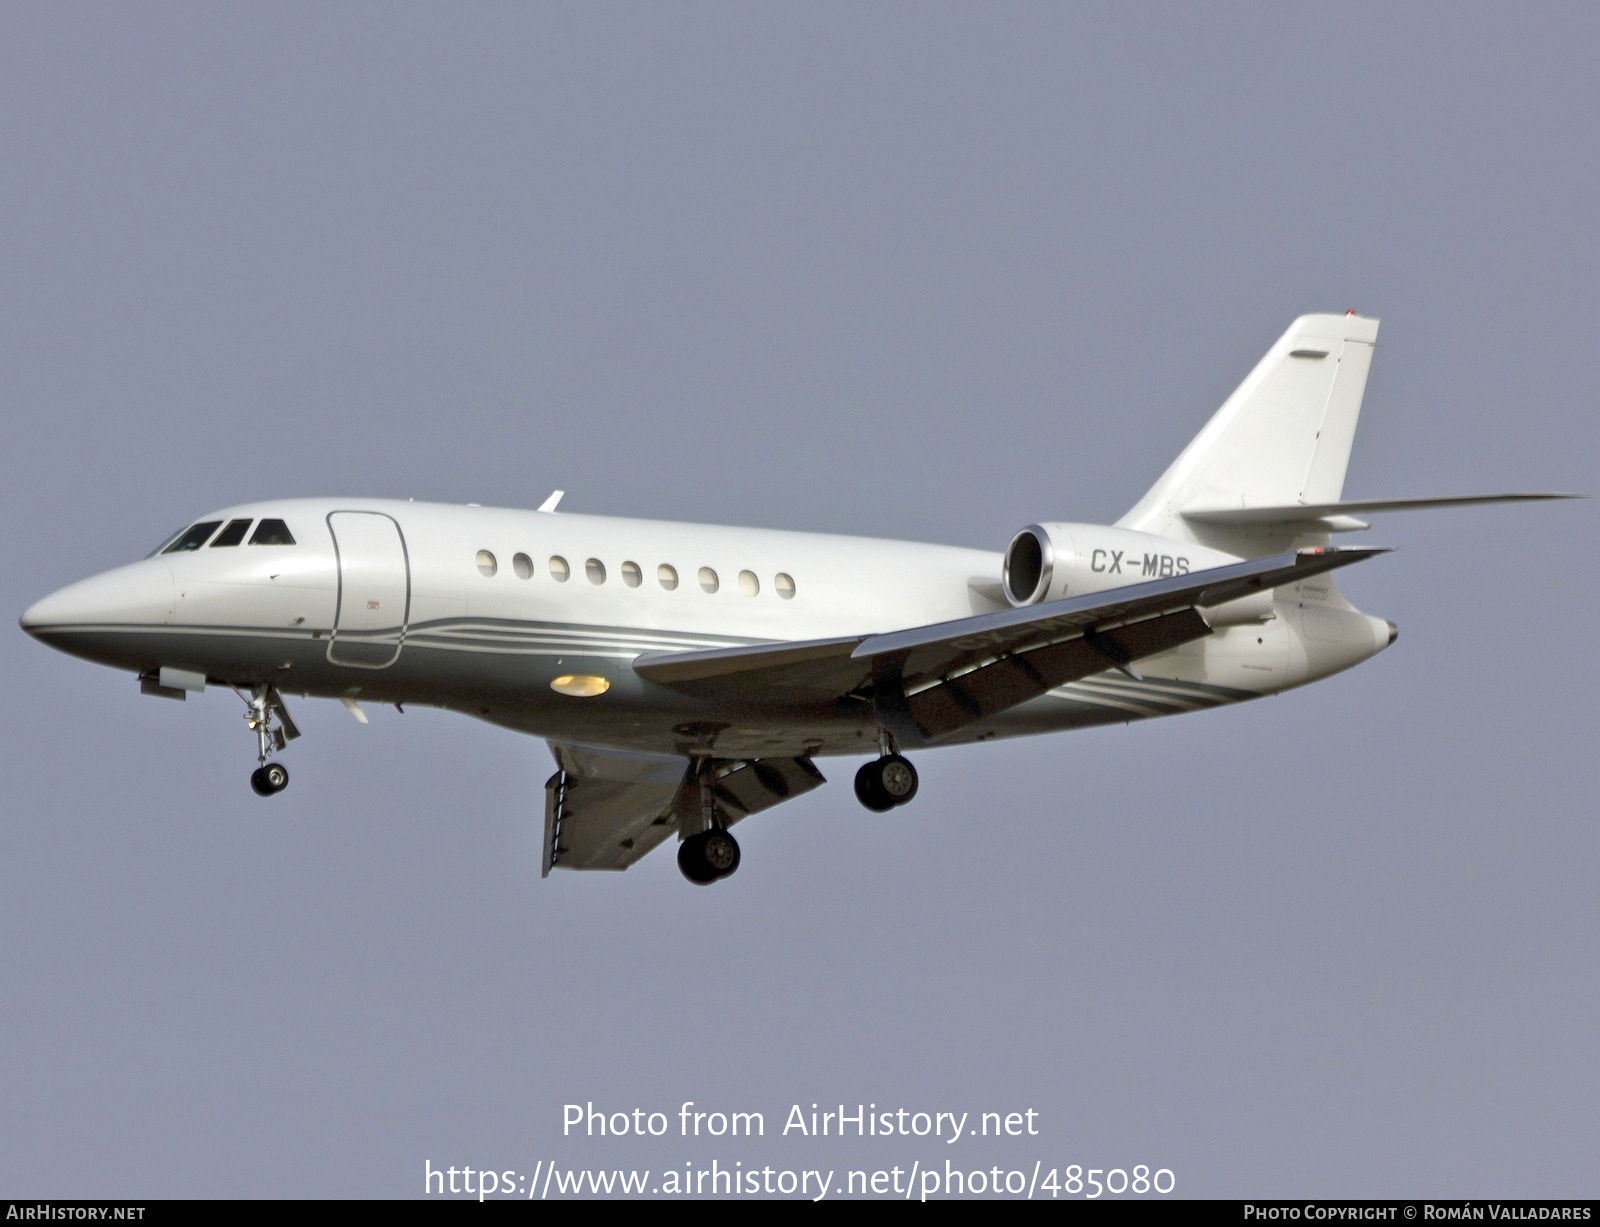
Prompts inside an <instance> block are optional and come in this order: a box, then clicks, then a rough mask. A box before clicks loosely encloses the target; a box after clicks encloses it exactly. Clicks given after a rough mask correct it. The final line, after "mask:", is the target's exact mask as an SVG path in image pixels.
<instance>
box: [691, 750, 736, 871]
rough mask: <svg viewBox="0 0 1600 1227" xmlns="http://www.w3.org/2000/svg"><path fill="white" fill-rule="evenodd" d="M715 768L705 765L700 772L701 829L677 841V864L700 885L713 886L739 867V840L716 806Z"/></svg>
mask: <svg viewBox="0 0 1600 1227" xmlns="http://www.w3.org/2000/svg"><path fill="white" fill-rule="evenodd" d="M716 778H717V777H716V772H715V770H713V769H712V768H711V767H709V766H708V767H705V768H703V769H702V770H701V772H700V831H699V833H698V834H695V835H690V836H688V837H687V838H686V839H684V840H683V842H682V843H680V844H679V845H678V868H679V869H680V870H682V872H683V876H684V877H686V878H688V879H689V881H691V882H693V883H694V884H695V885H697V886H710V885H711V883H713V882H715V881H716V880H717V879H718V878H726V877H731V876H732V874H733V871H734V870H736V869H738V868H739V841H738V840H736V839H735V838H734V837H733V836H732V835H730V834H728V828H727V826H726V825H725V824H724V823H723V820H722V815H721V814H720V813H719V812H718V810H717V801H716V797H715V795H714V794H713V789H714V788H715V786H716Z"/></svg>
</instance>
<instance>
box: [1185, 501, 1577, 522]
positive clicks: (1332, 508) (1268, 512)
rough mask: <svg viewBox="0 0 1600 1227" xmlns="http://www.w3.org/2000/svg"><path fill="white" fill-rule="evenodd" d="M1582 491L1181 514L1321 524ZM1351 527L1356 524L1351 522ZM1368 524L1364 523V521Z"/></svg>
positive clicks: (1206, 509) (1207, 509)
mask: <svg viewBox="0 0 1600 1227" xmlns="http://www.w3.org/2000/svg"><path fill="white" fill-rule="evenodd" d="M1584 497H1586V496H1585V495H1582V494H1466V495H1456V496H1454V497H1450V498H1368V499H1352V500H1347V501H1345V502H1340V503H1293V504H1290V505H1288V506H1284V507H1196V508H1189V509H1185V510H1183V511H1181V512H1179V514H1180V515H1181V516H1182V517H1183V518H1184V519H1185V520H1188V521H1190V522H1191V523H1195V524H1262V525H1270V524H1284V525H1292V524H1305V525H1312V526H1319V527H1324V528H1327V527H1333V528H1335V530H1337V529H1338V528H1340V527H1343V526H1342V525H1333V526H1329V525H1324V524H1322V523H1321V522H1322V521H1324V520H1328V519H1333V518H1335V517H1340V516H1357V515H1365V514H1369V513H1373V512H1379V511H1425V510H1427V509H1428V508H1430V507H1470V506H1474V505H1476V504H1479V503H1538V502H1544V501H1546V500H1549V499H1564V498H1584ZM1350 527H1356V525H1354V524H1352V525H1350ZM1361 527H1365V525H1361Z"/></svg>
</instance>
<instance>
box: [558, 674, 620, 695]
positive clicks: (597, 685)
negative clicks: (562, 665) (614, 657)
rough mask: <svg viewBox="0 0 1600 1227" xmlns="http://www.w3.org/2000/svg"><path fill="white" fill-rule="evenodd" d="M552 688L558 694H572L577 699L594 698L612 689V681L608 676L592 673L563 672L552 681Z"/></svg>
mask: <svg viewBox="0 0 1600 1227" xmlns="http://www.w3.org/2000/svg"><path fill="white" fill-rule="evenodd" d="M550 689H551V690H553V691H555V692H556V693H557V694H567V695H571V696H572V697H573V698H575V699H592V698H593V697H594V696H595V695H597V694H604V693H605V692H606V691H608V690H610V689H611V682H610V680H609V679H607V678H603V677H595V676H594V675H593V674H592V673H563V674H562V675H561V676H560V677H558V678H556V680H555V681H553V682H551V683H550Z"/></svg>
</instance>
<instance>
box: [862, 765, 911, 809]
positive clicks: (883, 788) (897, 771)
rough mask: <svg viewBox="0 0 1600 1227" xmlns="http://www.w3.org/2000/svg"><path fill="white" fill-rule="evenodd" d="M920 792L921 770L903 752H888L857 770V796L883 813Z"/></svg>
mask: <svg viewBox="0 0 1600 1227" xmlns="http://www.w3.org/2000/svg"><path fill="white" fill-rule="evenodd" d="M916 795H917V769H916V768H915V767H913V766H912V765H911V763H910V761H909V760H908V759H905V758H902V757H901V756H900V755H899V754H885V755H883V756H882V757H880V758H876V759H874V760H873V761H872V762H870V763H863V764H862V766H861V770H860V771H857V772H856V799H857V800H858V801H860V802H861V804H862V805H865V806H866V807H867V808H868V809H870V810H872V811H873V812H874V813H878V814H883V813H887V812H888V811H889V810H892V809H893V808H894V807H895V806H897V805H904V804H905V803H906V802H908V801H910V800H911V798H912V797H914V796H916Z"/></svg>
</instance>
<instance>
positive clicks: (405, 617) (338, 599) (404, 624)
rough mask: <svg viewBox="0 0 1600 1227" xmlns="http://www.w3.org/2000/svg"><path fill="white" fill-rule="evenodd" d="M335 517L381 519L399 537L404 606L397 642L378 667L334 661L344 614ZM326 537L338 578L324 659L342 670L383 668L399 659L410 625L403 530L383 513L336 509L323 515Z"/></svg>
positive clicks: (408, 570)
mask: <svg viewBox="0 0 1600 1227" xmlns="http://www.w3.org/2000/svg"><path fill="white" fill-rule="evenodd" d="M337 515H363V516H381V517H382V518H383V519H385V520H388V521H389V523H391V524H393V525H394V531H395V536H397V537H399V538H400V558H401V561H402V562H403V563H404V565H405V572H406V606H405V609H404V610H403V611H402V612H401V615H400V639H399V641H398V642H397V643H396V644H395V645H394V655H393V656H391V657H389V659H388V660H386V661H384V662H383V663H381V664H370V663H364V662H361V661H350V660H337V659H335V658H334V655H333V649H334V646H335V645H336V644H337V643H338V642H339V619H340V618H341V617H342V616H343V614H344V555H343V553H342V552H341V550H340V548H339V534H338V533H337V532H336V531H335V530H334V527H333V517H334V516H337ZM326 523H327V525H328V536H330V537H332V538H333V561H334V574H335V575H336V576H337V577H338V586H337V595H336V596H335V598H334V603H333V631H332V633H331V634H330V635H329V636H328V651H327V653H326V655H327V660H328V663H329V664H330V665H338V666H339V667H340V668H343V669H387V668H388V667H389V666H390V665H392V664H394V662H395V661H397V660H399V659H400V649H401V648H403V647H405V645H406V631H407V629H408V628H409V627H410V625H411V549H410V547H409V546H408V545H407V544H406V534H405V530H404V529H402V528H401V527H400V521H399V520H397V519H395V518H394V517H393V516H392V515H390V514H389V513H388V512H386V511H368V510H366V509H365V508H361V507H347V508H340V509H339V510H337V511H330V512H329V513H328V514H327V516H326Z"/></svg>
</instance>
